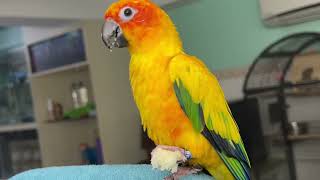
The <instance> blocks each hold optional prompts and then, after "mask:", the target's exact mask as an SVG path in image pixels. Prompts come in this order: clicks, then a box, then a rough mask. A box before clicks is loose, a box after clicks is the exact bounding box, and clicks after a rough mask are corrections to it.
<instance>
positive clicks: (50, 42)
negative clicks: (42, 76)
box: [28, 30, 86, 73]
mask: <svg viewBox="0 0 320 180" xmlns="http://www.w3.org/2000/svg"><path fill="white" fill-rule="evenodd" d="M28 50H29V54H30V61H31V70H32V73H37V72H41V71H46V70H49V69H53V68H58V67H61V66H65V65H70V64H74V63H78V62H82V61H86V53H85V46H84V40H83V34H82V31H81V30H76V31H73V32H68V33H65V34H63V35H60V36H57V37H53V38H50V39H47V40H44V41H41V42H37V43H34V44H31V45H29V46H28Z"/></svg>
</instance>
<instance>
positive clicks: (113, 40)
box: [101, 20, 128, 50]
mask: <svg viewBox="0 0 320 180" xmlns="http://www.w3.org/2000/svg"><path fill="white" fill-rule="evenodd" d="M101 37H102V40H103V42H104V44H105V45H106V46H107V47H108V49H110V50H112V49H113V48H114V47H117V48H123V47H127V46H128V41H127V40H126V38H125V37H124V35H123V32H122V29H121V28H120V26H119V25H118V24H117V23H116V22H114V21H113V20H106V22H105V23H104V25H103V28H102V33H101Z"/></svg>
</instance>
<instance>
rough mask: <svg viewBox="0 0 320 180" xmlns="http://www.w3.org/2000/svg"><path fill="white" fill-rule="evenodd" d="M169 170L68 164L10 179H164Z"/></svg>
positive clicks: (204, 179)
mask: <svg viewBox="0 0 320 180" xmlns="http://www.w3.org/2000/svg"><path fill="white" fill-rule="evenodd" d="M169 174H170V173H169V172H166V171H165V172H163V171H159V170H154V169H152V167H151V165H101V166H67V167H51V168H43V169H34V170H30V171H26V172H23V173H21V174H18V175H16V176H14V177H12V178H10V180H42V179H44V180H100V179H101V180H139V179H141V180H145V179H151V180H157V179H159V180H162V179H163V178H164V177H166V176H168V175H169ZM181 179H182V180H209V179H210V180H212V177H210V176H208V175H205V174H199V175H191V176H188V177H184V178H181Z"/></svg>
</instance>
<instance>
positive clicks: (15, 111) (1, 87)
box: [0, 47, 34, 125]
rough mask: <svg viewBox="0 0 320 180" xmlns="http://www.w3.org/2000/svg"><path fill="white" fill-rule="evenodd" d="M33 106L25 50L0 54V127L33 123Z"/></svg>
mask: <svg viewBox="0 0 320 180" xmlns="http://www.w3.org/2000/svg"><path fill="white" fill-rule="evenodd" d="M32 121H34V118H33V105H32V97H31V91H30V84H29V80H28V66H27V62H26V54H25V49H24V48H22V47H21V48H14V49H10V50H5V51H2V52H0V125H2V124H14V123H23V122H32Z"/></svg>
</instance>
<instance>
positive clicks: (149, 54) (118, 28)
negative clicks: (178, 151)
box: [102, 0, 250, 180]
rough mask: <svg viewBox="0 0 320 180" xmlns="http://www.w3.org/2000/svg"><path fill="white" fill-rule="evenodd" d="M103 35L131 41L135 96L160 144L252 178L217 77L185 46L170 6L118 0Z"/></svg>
mask: <svg viewBox="0 0 320 180" xmlns="http://www.w3.org/2000/svg"><path fill="white" fill-rule="evenodd" d="M190 13H191V12H190ZM186 18H187V17H186ZM198 33H199V34H200V35H201V32H198ZM199 34H198V35H199ZM102 39H103V41H104V42H105V44H106V45H107V47H108V48H109V49H112V48H114V47H118V48H121V47H128V49H129V52H130V54H131V60H130V82H131V87H132V91H133V95H134V99H135V102H136V104H137V106H138V109H139V111H140V115H141V120H142V124H143V127H144V130H147V133H148V136H149V137H150V138H151V139H152V140H153V141H154V142H155V143H156V144H157V145H167V146H172V147H178V148H183V149H185V150H188V151H190V152H191V154H192V159H191V160H190V163H191V164H192V165H200V166H202V167H203V168H205V169H206V170H207V171H208V172H209V173H210V174H211V175H212V176H213V177H214V178H215V179H218V180H220V179H241V180H242V179H250V162H249V158H248V156H247V153H246V150H245V147H244V144H243V142H242V140H241V137H240V134H239V129H238V126H237V124H236V122H235V121H234V119H233V116H232V114H231V112H230V109H229V107H228V104H227V102H226V100H225V97H224V94H223V91H222V89H221V87H220V85H219V83H218V81H217V79H216V77H215V76H214V75H213V74H212V73H211V72H210V71H209V70H208V68H207V67H206V66H205V65H204V64H203V63H202V62H201V61H200V60H199V59H198V58H197V57H194V56H190V55H188V54H186V53H185V52H184V49H183V47H182V42H181V39H180V37H179V34H178V32H177V30H176V28H175V26H174V24H173V22H172V20H171V19H170V17H169V16H168V15H167V14H166V12H165V11H163V10H162V9H161V8H159V7H158V6H157V5H156V4H154V3H153V2H151V1H149V0H119V1H117V2H115V3H113V4H112V5H111V6H110V7H109V8H108V9H107V11H106V13H105V24H104V26H103V30H102Z"/></svg>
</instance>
